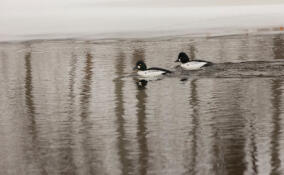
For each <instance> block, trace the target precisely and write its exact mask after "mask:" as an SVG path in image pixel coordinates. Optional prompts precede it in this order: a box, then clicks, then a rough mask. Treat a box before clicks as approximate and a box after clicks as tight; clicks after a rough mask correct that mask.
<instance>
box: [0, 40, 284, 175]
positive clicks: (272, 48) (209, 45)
mask: <svg viewBox="0 0 284 175" xmlns="http://www.w3.org/2000/svg"><path fill="white" fill-rule="evenodd" d="M182 50H183V51H186V52H187V53H189V54H190V55H191V56H192V57H195V58H198V59H207V60H209V61H212V62H216V63H219V64H217V65H216V66H217V68H216V67H215V68H214V67H213V68H210V69H209V70H208V71H209V73H208V72H207V73H204V74H202V75H199V73H198V72H193V73H192V75H193V76H191V75H188V74H191V73H188V72H181V71H180V70H178V68H177V71H176V73H175V75H173V76H170V77H165V78H163V79H161V80H157V81H153V80H152V81H148V82H146V81H141V82H140V85H141V84H142V86H138V85H139V82H137V81H138V80H137V77H136V76H134V74H133V72H132V67H133V66H134V64H135V62H136V61H137V60H139V59H144V60H146V62H147V64H148V65H151V66H161V67H164V68H169V69H171V70H174V69H175V68H174V67H175V64H174V63H173V62H174V61H175V59H176V57H177V54H178V52H179V51H182ZM283 58H284V35H263V36H257V35H255V36H252V35H244V36H227V37H214V38H174V39H153V40H113V41H72V40H65V41H34V42H24V43H2V44H0V110H1V117H0V157H1V159H0V174H1V175H2V174H5V175H14V174H15V175H16V174H17V175H18V174H28V175H34V174H35V175H38V174H68V175H69V174H82V175H87V174H114V175H117V174H163V175H164V174H170V175H172V174H202V175H203V174H210V175H212V174H216V175H219V174H234V175H238V174H264V175H266V174H283V173H284V169H283V168H284V134H283V127H282V126H283V123H284V121H283V120H282V118H283V117H284V104H283V101H284V95H283V92H284V76H283V75H284V74H283V71H284V70H283V69H282V67H281V66H283V65H284V60H283V62H282V60H281V59H283ZM247 61H250V62H248V63H247V64H244V63H240V62H247ZM251 61H257V62H251ZM224 62H232V63H228V64H229V65H228V66H227V65H226V64H223V63H224ZM255 63H257V64H255ZM247 65H251V66H247ZM218 66H219V67H218ZM283 68H284V67H283ZM282 70H283V71H282ZM201 72H202V71H201ZM203 72H204V71H203ZM212 75H214V76H212ZM228 75H230V76H228ZM181 80H182V81H181ZM143 85H144V87H143Z"/></svg>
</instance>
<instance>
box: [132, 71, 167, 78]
mask: <svg viewBox="0 0 284 175" xmlns="http://www.w3.org/2000/svg"><path fill="white" fill-rule="evenodd" d="M164 73H165V72H164V71H160V70H145V71H138V72H137V74H138V75H140V76H142V77H155V76H159V75H163V74H164Z"/></svg>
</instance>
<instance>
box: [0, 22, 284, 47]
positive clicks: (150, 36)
mask: <svg viewBox="0 0 284 175" xmlns="http://www.w3.org/2000/svg"><path fill="white" fill-rule="evenodd" d="M283 33H284V27H283V26H271V27H263V28H235V29H233V28H230V29H229V28H228V29H220V28H215V29H211V30H208V29H207V30H204V31H201V32H191V33H186V32H181V31H173V32H165V34H164V35H163V34H161V33H159V34H157V33H156V32H153V33H150V32H149V33H147V32H129V33H104V34H49V35H48V34H46V35H28V36H20V37H19V36H18V37H15V36H14V37H7V39H5V38H4V37H3V36H1V35H0V37H1V39H0V44H3V43H23V42H36V41H39V42H42V41H66V40H76V41H98V42H100V41H101V42H103V41H106V42H107V41H124V40H130V41H131V40H165V39H174V38H211V37H225V36H237V35H272V34H283ZM117 36H120V37H117ZM3 38H4V39H3Z"/></svg>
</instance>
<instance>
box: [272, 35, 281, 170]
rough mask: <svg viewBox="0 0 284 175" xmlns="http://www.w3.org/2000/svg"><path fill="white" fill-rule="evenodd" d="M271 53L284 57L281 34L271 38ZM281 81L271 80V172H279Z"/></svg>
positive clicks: (277, 56)
mask: <svg viewBox="0 0 284 175" xmlns="http://www.w3.org/2000/svg"><path fill="white" fill-rule="evenodd" d="M273 53H274V58H275V59H283V57H284V40H283V39H282V38H281V35H276V36H275V38H274V39H273ZM282 83H283V81H282V80H280V79H273V80H272V87H271V91H272V99H271V104H272V106H273V110H274V111H273V114H272V126H273V130H272V133H271V160H270V161H271V166H272V170H271V174H273V175H274V174H281V172H279V170H280V165H281V164H280V163H281V160H280V157H279V151H280V150H279V147H280V144H279V139H280V132H281V125H280V123H281V117H280V114H281V96H282V92H281V85H282Z"/></svg>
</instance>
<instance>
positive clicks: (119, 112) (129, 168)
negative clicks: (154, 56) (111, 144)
mask: <svg viewBox="0 0 284 175" xmlns="http://www.w3.org/2000/svg"><path fill="white" fill-rule="evenodd" d="M124 61H125V55H124V53H122V52H120V53H119V55H118V57H117V59H116V64H115V70H116V74H117V76H118V77H117V78H116V79H115V80H114V85H115V96H116V100H115V101H116V103H115V114H116V117H117V120H116V124H117V130H116V131H117V134H118V138H117V147H118V154H119V160H120V163H121V165H122V170H121V171H122V172H121V174H131V173H133V169H134V168H133V162H131V159H130V155H129V151H128V150H127V145H128V144H129V142H128V141H127V140H126V133H125V128H124V127H125V126H124V125H125V119H124V118H123V116H124V113H125V109H124V100H123V98H124V97H123V87H124V81H123V80H122V79H121V76H122V75H123V73H124V64H125V63H124Z"/></svg>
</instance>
